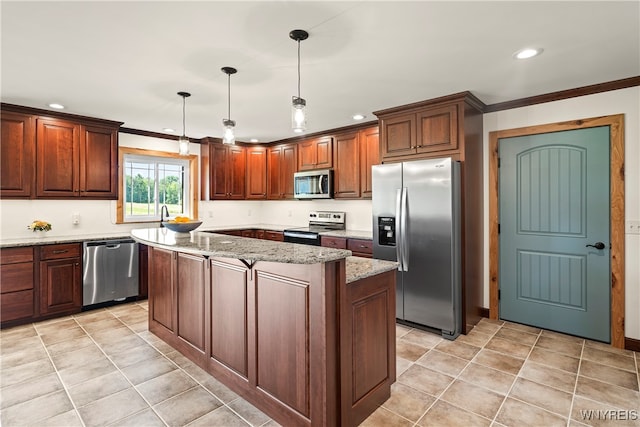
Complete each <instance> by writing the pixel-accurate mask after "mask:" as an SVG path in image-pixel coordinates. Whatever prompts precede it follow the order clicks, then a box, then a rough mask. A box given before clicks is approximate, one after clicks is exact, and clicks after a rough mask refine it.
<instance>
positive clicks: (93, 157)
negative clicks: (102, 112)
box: [0, 104, 122, 199]
mask: <svg viewBox="0 0 640 427" xmlns="http://www.w3.org/2000/svg"><path fill="white" fill-rule="evenodd" d="M121 124H122V123H121V122H113V121H109V120H101V119H92V118H88V117H82V116H74V115H70V114H63V113H55V112H50V111H45V110H39V109H35V108H28V107H21V106H16V105H10V104H2V143H1V146H2V172H1V173H2V177H1V178H2V180H1V184H0V185H1V187H0V191H1V196H2V197H3V198H63V199H70V198H87V199H117V198H118V185H117V183H118V129H119V128H120V125H121Z"/></svg>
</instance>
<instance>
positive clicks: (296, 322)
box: [131, 228, 396, 426]
mask: <svg viewBox="0 0 640 427" xmlns="http://www.w3.org/2000/svg"><path fill="white" fill-rule="evenodd" d="M131 235H132V237H133V238H134V239H136V240H137V241H139V242H140V243H142V244H145V245H148V246H149V330H150V331H151V332H153V333H154V334H156V335H158V336H159V337H160V338H162V339H163V340H164V341H166V342H167V343H169V344H170V345H172V346H173V347H174V348H176V349H177V350H179V351H180V352H181V353H183V354H184V355H185V356H187V357H188V358H189V359H190V360H192V361H193V362H195V363H196V364H198V365H199V366H200V367H202V368H203V369H205V370H206V371H207V372H209V373H210V374H211V375H212V376H214V377H215V378H217V379H218V380H219V381H221V382H223V383H224V384H226V385H227V386H228V387H229V388H231V389H232V390H234V391H235V392H236V393H238V394H239V395H240V396H242V397H243V398H245V399H246V400H248V401H249V402H251V403H252V404H253V405H255V406H256V407H258V408H259V409H261V410H262V411H264V412H265V413H266V414H268V415H269V416H270V417H272V418H273V419H274V420H275V421H277V422H278V423H280V424H282V425H287V426H290V425H299V426H338V425H344V426H354V425H358V424H359V423H361V422H362V421H363V420H364V419H366V418H367V416H368V415H369V414H371V413H372V412H373V411H374V410H375V409H376V408H377V407H378V406H379V405H380V404H382V403H383V402H384V401H385V400H386V399H387V398H388V397H389V396H390V387H391V384H392V383H393V382H394V381H395V376H396V375H395V269H396V264H395V263H391V262H387V261H379V260H364V259H359V258H355V257H350V255H351V252H350V251H348V250H342V249H330V248H323V247H315V246H306V245H298V244H292V243H280V242H272V241H265V240H258V239H250V238H243V237H234V236H226V235H220V234H214V233H206V232H191V233H174V232H172V231H169V230H166V229H163V228H149V229H139V230H133V231H132V232H131Z"/></svg>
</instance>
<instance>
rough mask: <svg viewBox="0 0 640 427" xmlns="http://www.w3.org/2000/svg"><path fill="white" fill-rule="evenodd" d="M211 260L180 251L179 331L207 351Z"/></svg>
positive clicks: (200, 349)
mask: <svg viewBox="0 0 640 427" xmlns="http://www.w3.org/2000/svg"><path fill="white" fill-rule="evenodd" d="M207 262H208V261H207V260H206V259H205V258H203V257H201V256H195V255H188V254H183V253H178V255H177V272H178V281H177V285H176V297H177V314H176V317H177V327H176V334H177V335H178V336H179V337H180V338H182V339H183V340H185V341H186V342H188V343H189V344H191V345H192V346H193V347H195V348H196V349H198V350H199V351H200V352H201V353H203V354H204V351H205V344H204V343H205V324H206V323H205V318H206V316H205V302H206V297H205V289H206V287H207V279H206V274H205V272H206V269H207Z"/></svg>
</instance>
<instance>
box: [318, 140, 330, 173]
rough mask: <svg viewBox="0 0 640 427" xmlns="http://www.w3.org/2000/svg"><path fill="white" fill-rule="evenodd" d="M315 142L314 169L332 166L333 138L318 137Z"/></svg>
mask: <svg viewBox="0 0 640 427" xmlns="http://www.w3.org/2000/svg"><path fill="white" fill-rule="evenodd" d="M315 144H316V169H324V168H330V167H333V138H331V137H328V138H319V139H317V140H316V141H315Z"/></svg>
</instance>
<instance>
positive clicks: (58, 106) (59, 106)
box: [49, 102, 64, 110]
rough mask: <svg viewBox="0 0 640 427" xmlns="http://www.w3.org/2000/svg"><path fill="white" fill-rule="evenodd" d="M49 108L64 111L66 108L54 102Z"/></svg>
mask: <svg viewBox="0 0 640 427" xmlns="http://www.w3.org/2000/svg"><path fill="white" fill-rule="evenodd" d="M49 107H51V108H55V109H56V110H62V109H63V108H64V105H62V104H58V103H55V102H52V103H51V104H49Z"/></svg>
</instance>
